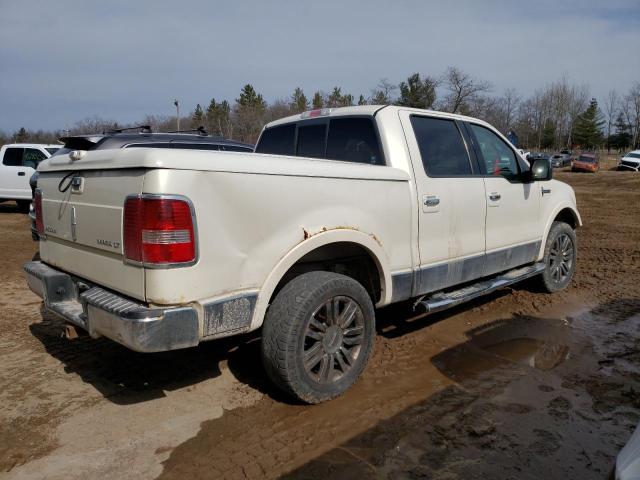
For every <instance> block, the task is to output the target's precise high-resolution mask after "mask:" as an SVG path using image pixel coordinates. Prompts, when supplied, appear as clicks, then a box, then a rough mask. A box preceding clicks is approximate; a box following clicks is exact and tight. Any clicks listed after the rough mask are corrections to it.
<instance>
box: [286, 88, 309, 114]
mask: <svg viewBox="0 0 640 480" xmlns="http://www.w3.org/2000/svg"><path fill="white" fill-rule="evenodd" d="M289 108H291V111H292V112H294V113H300V112H304V111H307V110H309V100H307V96H306V95H305V94H304V92H303V91H302V89H301V88H300V87H297V88H296V89H295V90H294V91H293V95H291V103H290V104H289Z"/></svg>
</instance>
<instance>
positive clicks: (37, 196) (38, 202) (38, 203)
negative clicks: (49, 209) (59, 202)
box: [33, 189, 44, 234]
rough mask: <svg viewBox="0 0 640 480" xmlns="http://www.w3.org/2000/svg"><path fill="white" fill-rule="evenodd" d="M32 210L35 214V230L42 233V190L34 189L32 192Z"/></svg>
mask: <svg viewBox="0 0 640 480" xmlns="http://www.w3.org/2000/svg"><path fill="white" fill-rule="evenodd" d="M33 210H34V213H35V215H36V232H38V233H39V234H44V221H43V220H42V191H41V190H39V189H36V191H35V192H34V194H33Z"/></svg>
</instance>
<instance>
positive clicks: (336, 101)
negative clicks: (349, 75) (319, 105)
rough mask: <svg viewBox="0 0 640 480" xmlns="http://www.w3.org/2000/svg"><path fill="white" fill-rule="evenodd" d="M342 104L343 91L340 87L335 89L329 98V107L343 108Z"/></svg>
mask: <svg viewBox="0 0 640 480" xmlns="http://www.w3.org/2000/svg"><path fill="white" fill-rule="evenodd" d="M341 103H342V89H341V88H340V87H333V90H332V91H331V93H330V94H329V96H328V97H327V105H326V106H327V107H329V108H335V107H341V106H342V105H341Z"/></svg>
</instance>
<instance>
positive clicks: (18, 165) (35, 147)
mask: <svg viewBox="0 0 640 480" xmlns="http://www.w3.org/2000/svg"><path fill="white" fill-rule="evenodd" d="M59 148H60V145H45V144H40V143H12V144H8V145H4V146H3V147H2V148H0V158H1V159H2V162H0V202H5V201H7V200H13V201H15V202H16V203H17V204H18V208H19V209H20V211H21V212H24V213H27V212H28V211H29V204H30V203H31V188H30V186H29V178H31V175H32V174H33V172H35V170H36V168H37V167H38V164H39V163H40V162H41V161H42V160H44V159H45V158H49V157H50V156H51V155H52V154H54V153H55V152H56V151H57V150H58V149H59Z"/></svg>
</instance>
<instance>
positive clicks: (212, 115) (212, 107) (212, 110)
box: [206, 98, 218, 126]
mask: <svg viewBox="0 0 640 480" xmlns="http://www.w3.org/2000/svg"><path fill="white" fill-rule="evenodd" d="M217 112H218V104H217V103H216V99H215V98H212V99H211V101H210V102H209V106H208V107H207V114H206V117H207V126H210V125H213V123H214V121H215V119H216V114H217Z"/></svg>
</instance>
